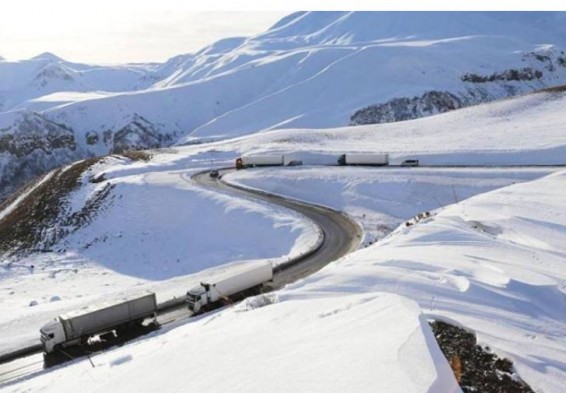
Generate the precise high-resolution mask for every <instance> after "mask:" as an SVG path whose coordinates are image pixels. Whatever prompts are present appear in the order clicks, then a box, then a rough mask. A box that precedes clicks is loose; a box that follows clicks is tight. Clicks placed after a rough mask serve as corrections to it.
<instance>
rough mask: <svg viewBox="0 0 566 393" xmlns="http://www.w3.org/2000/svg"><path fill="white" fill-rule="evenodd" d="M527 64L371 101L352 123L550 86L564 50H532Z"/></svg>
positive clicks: (408, 116)
mask: <svg viewBox="0 0 566 393" xmlns="http://www.w3.org/2000/svg"><path fill="white" fill-rule="evenodd" d="M522 61H523V62H524V63H526V65H527V64H528V66H525V67H521V68H509V69H506V70H503V71H500V72H493V73H490V74H485V75H484V74H477V73H472V72H466V73H464V74H462V75H461V76H460V82H462V87H461V88H460V90H459V91H436V90H431V91H427V92H425V93H423V94H422V95H420V96H413V97H399V98H394V99H391V100H389V101H387V102H383V103H377V104H373V105H369V106H367V107H365V108H362V109H360V110H358V111H356V112H355V113H354V114H353V115H352V116H351V117H350V125H363V124H377V123H390V122H394V121H403V120H412V119H417V118H419V117H425V116H431V115H435V114H439V113H444V112H448V111H451V110H454V109H459V108H463V107H465V106H469V105H475V104H480V103H483V102H489V101H493V100H496V99H501V98H506V97H511V96H514V95H517V94H521V93H526V92H529V91H533V90H535V89H543V88H546V87H551V86H552V83H553V77H554V75H557V74H558V73H559V72H560V73H562V74H564V71H565V70H564V69H565V68H566V54H565V53H564V52H553V51H539V52H530V53H527V54H525V55H524V56H523V57H522Z"/></svg>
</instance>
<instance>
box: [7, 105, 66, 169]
mask: <svg viewBox="0 0 566 393" xmlns="http://www.w3.org/2000/svg"><path fill="white" fill-rule="evenodd" d="M9 131H13V132H9ZM76 148H77V146H76V144H75V136H74V134H73V131H72V130H70V129H68V128H66V127H65V126H63V125H61V124H57V123H54V122H52V121H50V120H47V119H46V118H44V117H42V116H41V115H39V114H36V113H25V114H24V115H23V116H22V117H21V118H20V119H19V120H18V121H16V122H15V124H14V125H13V126H12V127H10V129H0V154H2V153H8V154H11V155H14V156H16V157H19V158H21V157H24V156H27V155H29V154H31V153H32V152H33V151H34V150H42V151H43V152H44V153H46V154H49V153H50V152H52V151H54V150H56V149H69V150H72V151H74V150H76Z"/></svg>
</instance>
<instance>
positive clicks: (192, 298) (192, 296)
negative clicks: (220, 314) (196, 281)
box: [187, 285, 208, 314]
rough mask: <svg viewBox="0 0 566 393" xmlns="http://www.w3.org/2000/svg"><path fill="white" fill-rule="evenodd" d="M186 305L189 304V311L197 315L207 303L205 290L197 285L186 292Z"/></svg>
mask: <svg viewBox="0 0 566 393" xmlns="http://www.w3.org/2000/svg"><path fill="white" fill-rule="evenodd" d="M187 303H188V304H189V310H191V311H192V312H193V313H195V314H197V313H198V312H199V311H200V310H201V308H202V307H203V306H205V305H206V304H207V303H208V298H207V296H206V289H205V288H204V287H203V286H202V285H199V286H197V287H194V288H192V289H191V290H189V291H188V292H187Z"/></svg>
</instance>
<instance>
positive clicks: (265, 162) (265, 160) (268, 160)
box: [236, 154, 285, 169]
mask: <svg viewBox="0 0 566 393" xmlns="http://www.w3.org/2000/svg"><path fill="white" fill-rule="evenodd" d="M282 165H285V158H284V156H283V155H282V154H273V155H263V156H259V155H257V156H256V155H254V156H242V157H238V158H237V159H236V169H243V168H251V167H256V166H282Z"/></svg>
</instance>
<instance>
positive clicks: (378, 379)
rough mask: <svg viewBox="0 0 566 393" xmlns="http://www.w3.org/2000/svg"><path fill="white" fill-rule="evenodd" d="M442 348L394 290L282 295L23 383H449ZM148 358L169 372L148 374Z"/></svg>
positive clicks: (219, 387) (117, 386) (103, 386)
mask: <svg viewBox="0 0 566 393" xmlns="http://www.w3.org/2000/svg"><path fill="white" fill-rule="evenodd" d="M228 326H229V327H230V330H227V327H228ZM172 346H174V347H175V351H174V352H172V351H171V347H172ZM431 348H432V350H430V349H431ZM442 356H443V355H442V353H440V350H439V349H438V347H436V344H435V341H434V337H433V336H432V333H431V332H430V330H429V329H428V328H427V326H426V320H425V319H424V318H423V316H422V314H421V313H420V311H419V309H418V307H417V306H416V304H415V303H413V302H410V301H408V300H406V299H404V298H401V297H399V296H396V295H392V294H380V293H369V294H358V295H350V296H343V297H334V296H321V297H319V298H317V299H301V298H297V297H293V296H290V297H288V298H284V299H278V300H277V301H276V302H275V303H273V304H270V305H266V306H264V307H261V308H255V309H251V310H247V309H245V308H243V307H242V305H239V306H237V307H235V308H233V309H231V310H228V311H226V312H224V313H222V314H219V315H215V316H210V317H207V318H203V319H199V320H197V321H194V322H192V323H188V324H186V325H184V326H182V327H179V328H177V329H171V330H169V331H167V332H164V333H163V334H160V335H154V337H152V338H150V339H148V340H147V343H145V344H144V345H140V343H139V342H138V343H134V344H133V345H130V346H128V347H127V348H122V349H118V350H113V351H110V352H107V353H105V354H102V355H97V356H93V357H92V361H93V363H94V365H95V367H94V368H91V366H90V365H89V366H88V368H87V367H86V364H84V363H75V364H74V365H72V366H71V367H70V368H71V369H73V370H74V372H73V373H72V374H69V373H68V370H67V369H58V370H54V371H53V372H50V373H46V374H43V375H40V376H38V377H37V378H35V379H33V380H31V381H28V386H30V387H31V386H33V390H34V391H37V392H49V391H55V390H57V391H70V390H73V389H79V388H80V387H81V386H84V383H85V380H88V384H89V390H90V391H92V392H102V391H108V390H112V391H130V390H131V389H133V388H135V389H136V391H140V392H151V391H155V390H156V389H159V390H162V391H163V390H164V391H185V390H191V391H192V390H195V391H201V390H213V391H242V390H245V391H249V392H264V391H265V389H266V387H267V386H269V390H271V391H274V392H288V391H289V390H294V391H303V390H309V391H311V390H315V391H319V390H324V391H325V392H343V391H349V390H350V389H354V390H357V391H368V390H377V391H379V390H385V389H386V390H388V391H391V392H404V393H405V392H433V391H450V392H457V391H459V389H458V388H457V387H456V382H455V380H454V378H453V376H452V375H451V371H450V369H449V367H448V365H447V363H446V362H445V361H444V360H443V357H442ZM156 365H160V367H163V368H165V369H166V370H167V373H168V375H170V376H172V377H167V376H163V375H160V377H159V378H156V376H155V367H156ZM211 365H214V366H213V367H211ZM240 365H243V367H242V366H240ZM187 368H189V369H190V373H187ZM169 373H170V374H169ZM85 378H86V379H85ZM55 380H58V383H57V384H55V383H53V381H55ZM7 391H10V387H8V389H7Z"/></svg>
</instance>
